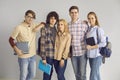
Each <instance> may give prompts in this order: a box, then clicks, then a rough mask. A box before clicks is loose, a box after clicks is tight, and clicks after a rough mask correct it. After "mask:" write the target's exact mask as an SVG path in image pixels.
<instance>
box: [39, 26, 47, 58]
mask: <svg viewBox="0 0 120 80" xmlns="http://www.w3.org/2000/svg"><path fill="white" fill-rule="evenodd" d="M45 41H46V32H45V28H42V29H41V41H40V43H41V44H40V48H41V49H40V50H41V57H42V59H46V54H45Z"/></svg>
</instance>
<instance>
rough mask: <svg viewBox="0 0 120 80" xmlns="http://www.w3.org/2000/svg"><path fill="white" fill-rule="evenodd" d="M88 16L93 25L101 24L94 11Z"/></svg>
mask: <svg viewBox="0 0 120 80" xmlns="http://www.w3.org/2000/svg"><path fill="white" fill-rule="evenodd" d="M87 18H88V22H89V23H90V25H91V26H99V22H98V19H97V16H96V14H95V13H94V12H90V13H88V15H87Z"/></svg>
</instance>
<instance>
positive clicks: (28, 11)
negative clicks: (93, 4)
mask: <svg viewBox="0 0 120 80" xmlns="http://www.w3.org/2000/svg"><path fill="white" fill-rule="evenodd" d="M29 13H30V14H32V16H33V18H34V19H36V14H35V12H34V11H32V10H27V11H26V12H25V16H27V15H28V14H29Z"/></svg>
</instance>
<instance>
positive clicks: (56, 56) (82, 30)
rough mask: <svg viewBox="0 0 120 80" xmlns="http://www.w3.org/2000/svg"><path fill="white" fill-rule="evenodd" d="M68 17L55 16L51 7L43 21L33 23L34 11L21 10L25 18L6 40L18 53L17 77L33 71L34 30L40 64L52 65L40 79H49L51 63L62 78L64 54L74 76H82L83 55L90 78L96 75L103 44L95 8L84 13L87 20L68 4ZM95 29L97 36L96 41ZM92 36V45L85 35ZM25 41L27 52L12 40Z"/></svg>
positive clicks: (82, 79)
mask: <svg viewBox="0 0 120 80" xmlns="http://www.w3.org/2000/svg"><path fill="white" fill-rule="evenodd" d="M69 15H70V17H71V21H70V22H69V23H67V22H66V20H65V19H59V15H58V13H57V12H55V11H51V12H50V13H49V14H48V15H47V17H46V22H45V23H44V22H41V23H40V24H35V23H34V22H33V20H34V19H35V18H36V15H35V12H34V11H32V10H28V11H26V13H25V20H24V21H23V22H22V23H20V24H19V25H18V26H17V27H15V29H14V31H13V32H12V34H11V36H10V38H9V43H10V45H11V46H12V48H13V49H14V51H15V52H16V53H17V55H18V63H19V67H20V80H32V79H33V78H34V77H35V73H36V60H35V55H36V45H35V44H36V42H35V41H36V40H35V39H36V32H38V31H40V33H41V35H40V36H41V37H40V38H41V40H40V56H41V58H42V62H43V63H44V64H46V63H48V64H50V65H51V66H52V71H51V73H50V75H48V74H46V73H44V74H43V80H51V76H52V73H53V66H54V68H55V71H56V73H57V78H58V80H65V76H64V72H65V69H66V66H67V59H68V57H70V58H71V62H72V66H73V70H74V73H75V77H76V80H86V65H87V59H89V64H90V68H91V72H90V80H101V79H100V71H99V70H100V65H101V63H102V56H101V55H100V53H99V47H104V46H105V45H106V41H105V35H104V31H103V29H102V28H101V27H100V26H99V23H98V19H97V16H96V14H95V12H89V13H88V15H87V18H88V23H87V22H85V21H82V20H81V19H80V18H79V17H78V15H79V8H78V7H77V6H71V7H70V9H69ZM96 30H98V35H99V40H100V42H99V43H98V42H97V35H96ZM89 37H94V39H95V43H96V45H93V46H91V45H87V44H86V38H89ZM15 40H17V42H28V45H29V54H24V53H22V51H21V50H20V49H18V48H17V46H16V42H15Z"/></svg>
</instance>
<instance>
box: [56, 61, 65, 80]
mask: <svg viewBox="0 0 120 80" xmlns="http://www.w3.org/2000/svg"><path fill="white" fill-rule="evenodd" d="M66 66H67V60H64V66H63V67H61V66H60V61H58V60H54V67H55V71H56V73H57V78H58V80H65V76H64V72H65V69H66Z"/></svg>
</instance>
